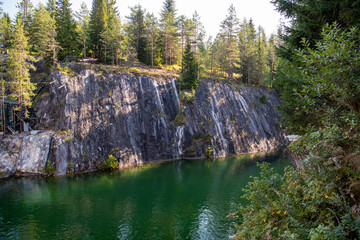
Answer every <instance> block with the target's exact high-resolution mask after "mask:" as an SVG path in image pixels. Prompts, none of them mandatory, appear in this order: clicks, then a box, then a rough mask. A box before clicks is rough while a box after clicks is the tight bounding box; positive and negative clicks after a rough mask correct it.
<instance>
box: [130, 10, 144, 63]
mask: <svg viewBox="0 0 360 240" xmlns="http://www.w3.org/2000/svg"><path fill="white" fill-rule="evenodd" d="M130 10H131V13H130V16H128V17H127V19H129V21H130V22H129V25H128V28H127V33H128V34H129V40H130V44H132V47H133V48H134V49H135V51H136V56H137V59H138V60H139V61H140V62H143V63H145V62H146V39H145V33H146V32H145V31H146V29H145V27H146V26H145V11H144V10H143V9H142V7H141V5H140V4H138V5H135V6H134V7H131V8H130Z"/></svg>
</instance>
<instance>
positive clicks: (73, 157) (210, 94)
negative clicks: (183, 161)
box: [0, 70, 286, 175]
mask: <svg viewBox="0 0 360 240" xmlns="http://www.w3.org/2000/svg"><path fill="white" fill-rule="evenodd" d="M260 99H262V101H261V100H260ZM279 104H281V102H280V100H279V97H278V95H277V93H276V92H275V91H273V90H271V89H266V88H260V87H248V86H242V87H237V88H236V87H234V86H230V85H227V84H225V83H224V82H222V81H215V80H206V81H205V80H204V81H202V82H201V83H200V85H199V87H198V88H197V89H196V95H195V101H194V102H193V103H184V102H181V101H180V100H179V95H178V90H177V88H176V80H174V79H164V78H156V79H155V78H151V77H149V76H139V75H133V74H128V73H120V74H119V73H118V74H116V73H109V74H103V75H100V74H98V73H96V72H94V71H91V70H81V71H80V73H79V74H78V75H76V76H68V75H64V74H62V73H61V72H59V71H58V72H55V73H53V75H52V77H51V83H50V85H49V89H48V92H46V93H44V94H43V95H41V96H39V97H38V100H37V102H36V108H37V116H38V117H39V118H40V119H41V121H40V123H39V125H38V127H39V128H41V129H53V130H56V131H57V132H56V133H54V134H53V135H52V136H51V138H50V139H48V138H45V137H44V138H40V139H39V141H42V144H43V145H44V146H43V149H49V150H48V154H46V153H45V152H43V151H40V150H35V149H32V150H31V151H30V150H29V151H30V152H31V153H27V152H26V151H28V150H23V149H21V153H20V154H19V157H18V159H17V163H18V164H19V163H21V166H23V167H25V166H26V168H27V169H31V170H28V171H30V172H33V169H36V168H41V166H43V165H44V162H45V163H46V160H44V159H45V158H46V157H48V160H47V161H49V162H50V163H51V164H52V165H54V166H56V170H57V174H58V175H62V174H65V173H66V172H67V171H68V170H70V171H72V172H80V171H91V170H96V169H97V168H98V166H99V165H100V164H101V163H103V162H104V161H105V160H106V159H107V158H108V156H109V155H110V154H111V155H113V156H115V157H116V158H117V160H118V166H119V167H122V166H129V165H137V164H141V163H145V162H149V161H160V160H168V159H178V158H182V157H187V158H201V157H205V155H206V151H207V149H209V148H210V149H212V152H211V154H212V155H213V156H214V157H221V156H226V155H235V154H241V153H250V152H258V151H266V150H269V149H272V148H276V147H279V146H281V145H283V144H284V143H285V141H286V139H285V136H284V135H283V133H282V131H281V130H282V129H281V127H280V126H281V125H280V123H279V113H278V112H277V111H276V109H275V106H276V105H279ZM179 112H181V114H182V117H183V120H184V121H183V123H179V121H174V120H175V119H176V118H177V116H178V113H179ZM31 141H33V140H30V139H27V138H23V139H22V146H23V147H26V146H28V145H31ZM49 144H51V147H50V146H49V147H48V145H49ZM45 145H46V146H45ZM26 149H29V147H26ZM36 151H37V152H36ZM35 152H36V154H37V155H38V156H39V157H38V158H39V159H41V160H39V164H40V163H41V164H40V165H36V164H33V163H28V164H27V163H25V162H26V159H27V156H28V155H34V154H33V153H35ZM0 154H1V151H0ZM3 154H4V158H6V159H8V160H7V163H8V164H7V165H8V168H9V169H11V162H14V161H12V160H9V159H10V158H9V156H6V152H4V151H3ZM0 157H1V156H0ZM0 162H1V161H0ZM16 169H18V171H23V170H24V169H23V168H21V169H19V166H18V167H17V168H16ZM0 171H1V169H0ZM35 172H36V171H35ZM38 172H39V171H38Z"/></svg>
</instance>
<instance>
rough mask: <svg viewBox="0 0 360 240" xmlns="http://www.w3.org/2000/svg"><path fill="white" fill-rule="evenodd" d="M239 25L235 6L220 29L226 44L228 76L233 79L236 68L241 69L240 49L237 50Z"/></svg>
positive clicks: (231, 7)
mask: <svg viewBox="0 0 360 240" xmlns="http://www.w3.org/2000/svg"><path fill="white" fill-rule="evenodd" d="M238 25H239V20H238V19H237V16H236V10H235V7H234V5H232V4H231V6H230V7H229V9H228V15H227V16H226V18H225V20H224V21H223V22H222V23H221V25H220V27H221V30H220V34H221V37H222V38H224V40H225V42H226V49H224V50H225V51H226V58H227V66H226V67H225V68H226V72H227V74H228V78H229V79H232V78H233V74H234V71H235V70H236V68H238V67H239V65H238V61H237V59H238V56H237V53H238V49H237V44H236V43H237V34H238V30H239V29H238Z"/></svg>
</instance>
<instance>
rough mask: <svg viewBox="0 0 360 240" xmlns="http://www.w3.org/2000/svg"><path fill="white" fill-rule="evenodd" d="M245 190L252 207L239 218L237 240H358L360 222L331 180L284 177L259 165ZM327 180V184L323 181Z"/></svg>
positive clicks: (293, 174)
mask: <svg viewBox="0 0 360 240" xmlns="http://www.w3.org/2000/svg"><path fill="white" fill-rule="evenodd" d="M260 168H261V175H260V177H254V181H253V182H249V183H248V185H247V186H246V189H244V191H245V194H244V196H243V197H244V198H246V199H247V200H248V201H249V202H250V204H249V205H247V206H246V207H242V208H241V209H240V211H239V212H238V214H237V215H236V216H237V217H241V220H242V224H241V225H239V226H238V232H237V234H236V238H237V239H355V238H357V237H359V236H360V221H359V220H356V216H355V215H354V214H353V213H352V212H351V208H350V206H349V205H348V204H347V202H346V199H345V198H344V197H343V196H342V195H341V194H340V193H339V192H338V189H337V187H338V186H337V183H336V181H332V182H328V181H327V180H328V176H324V175H317V174H313V175H309V174H304V173H303V172H297V171H296V170H294V169H292V168H288V169H286V170H285V174H284V176H281V175H279V174H277V173H274V171H273V169H271V168H269V164H268V163H264V164H261V165H260ZM324 177H325V181H324Z"/></svg>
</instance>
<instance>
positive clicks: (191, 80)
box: [180, 39, 199, 90]
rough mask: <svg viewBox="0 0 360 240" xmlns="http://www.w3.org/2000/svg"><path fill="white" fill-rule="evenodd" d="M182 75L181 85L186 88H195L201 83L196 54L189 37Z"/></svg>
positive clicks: (183, 59)
mask: <svg viewBox="0 0 360 240" xmlns="http://www.w3.org/2000/svg"><path fill="white" fill-rule="evenodd" d="M180 76H181V81H182V84H181V85H182V87H183V89H185V90H192V89H195V88H197V86H198V85H199V83H198V82H197V62H196V58H195V54H194V52H193V51H192V50H191V44H190V40H189V39H187V41H186V47H185V52H184V56H183V58H182V67H181V73H180Z"/></svg>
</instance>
